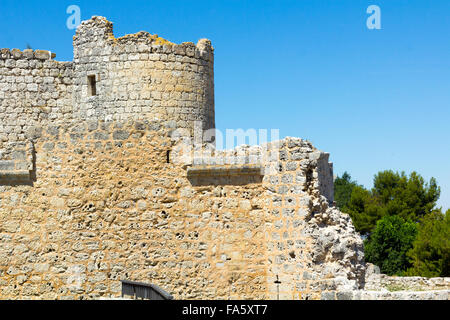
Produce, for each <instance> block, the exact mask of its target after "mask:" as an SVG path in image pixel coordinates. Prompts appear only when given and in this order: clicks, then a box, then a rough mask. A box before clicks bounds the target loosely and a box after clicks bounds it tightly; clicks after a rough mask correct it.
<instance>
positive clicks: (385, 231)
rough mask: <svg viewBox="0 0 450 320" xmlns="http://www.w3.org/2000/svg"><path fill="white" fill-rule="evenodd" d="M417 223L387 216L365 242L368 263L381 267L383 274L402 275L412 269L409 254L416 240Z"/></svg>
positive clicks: (379, 222)
mask: <svg viewBox="0 0 450 320" xmlns="http://www.w3.org/2000/svg"><path fill="white" fill-rule="evenodd" d="M416 235H417V226H416V223H414V222H410V221H405V220H404V219H403V218H402V217H399V216H395V215H394V216H385V217H383V218H382V219H381V220H379V221H378V222H377V224H376V228H375V230H374V231H373V233H372V234H371V235H370V238H369V239H367V240H366V241H364V251H365V256H366V261H368V262H371V263H373V264H375V265H377V266H379V267H380V270H381V272H382V273H385V274H388V275H401V274H403V273H404V272H406V270H407V269H408V268H409V267H411V264H410V262H409V259H408V257H407V252H408V251H409V250H410V249H411V248H412V246H413V242H414V240H415V239H416Z"/></svg>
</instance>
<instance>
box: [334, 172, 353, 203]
mask: <svg viewBox="0 0 450 320" xmlns="http://www.w3.org/2000/svg"><path fill="white" fill-rule="evenodd" d="M358 186H359V185H358V184H357V183H356V181H352V177H351V176H350V174H349V173H348V172H347V171H346V172H344V174H343V175H342V177H337V178H336V179H335V180H334V201H336V206H337V207H338V208H345V207H346V206H347V205H348V202H349V201H350V197H351V195H352V191H353V188H355V187H358Z"/></svg>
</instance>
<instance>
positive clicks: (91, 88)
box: [88, 75, 97, 97]
mask: <svg viewBox="0 0 450 320" xmlns="http://www.w3.org/2000/svg"><path fill="white" fill-rule="evenodd" d="M88 95H89V96H90V97H92V96H95V95H97V82H96V80H95V75H92V76H88Z"/></svg>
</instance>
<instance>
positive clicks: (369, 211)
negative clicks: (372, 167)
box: [343, 186, 383, 235]
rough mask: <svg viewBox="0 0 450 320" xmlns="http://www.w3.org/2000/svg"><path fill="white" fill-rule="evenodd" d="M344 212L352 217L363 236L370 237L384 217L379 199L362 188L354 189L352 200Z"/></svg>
mask: <svg viewBox="0 0 450 320" xmlns="http://www.w3.org/2000/svg"><path fill="white" fill-rule="evenodd" d="M343 211H344V212H347V213H348V214H349V215H350V217H351V218H352V221H353V225H354V226H355V229H356V230H357V231H358V232H359V233H361V234H363V235H368V234H369V233H370V232H371V231H372V230H373V228H374V226H375V225H376V223H377V221H378V220H380V219H381V217H382V216H383V210H382V207H381V205H380V203H379V201H378V199H377V198H376V197H374V196H373V194H372V192H371V191H369V190H367V189H365V188H363V187H362V186H357V187H355V188H353V190H352V194H351V196H350V200H349V201H348V203H347V206H345V207H344V208H343Z"/></svg>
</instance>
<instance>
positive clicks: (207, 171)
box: [187, 164, 263, 177]
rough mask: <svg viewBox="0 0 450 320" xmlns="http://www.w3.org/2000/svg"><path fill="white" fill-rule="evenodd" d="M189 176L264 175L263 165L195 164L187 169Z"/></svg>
mask: <svg viewBox="0 0 450 320" xmlns="http://www.w3.org/2000/svg"><path fill="white" fill-rule="evenodd" d="M187 175H188V177H199V176H239V175H259V176H262V175H263V168H262V166H261V165H252V164H243V165H229V166H226V165H221V166H214V165H213V166H206V165H203V166H194V167H190V168H188V169H187Z"/></svg>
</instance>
